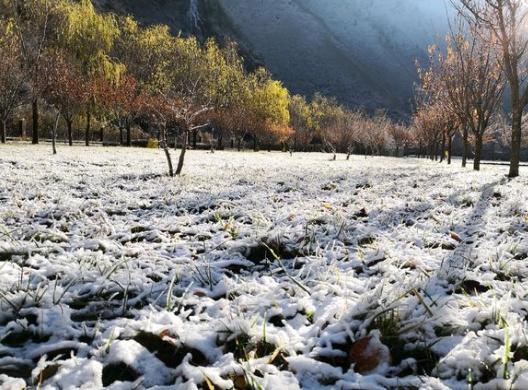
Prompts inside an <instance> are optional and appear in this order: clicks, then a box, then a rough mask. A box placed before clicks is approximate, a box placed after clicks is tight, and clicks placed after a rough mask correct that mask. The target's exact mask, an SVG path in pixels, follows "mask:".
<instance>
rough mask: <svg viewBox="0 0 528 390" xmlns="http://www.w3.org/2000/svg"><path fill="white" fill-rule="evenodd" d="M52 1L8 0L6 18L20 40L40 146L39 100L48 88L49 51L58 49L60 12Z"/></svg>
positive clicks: (4, 9) (36, 140) (34, 135)
mask: <svg viewBox="0 0 528 390" xmlns="http://www.w3.org/2000/svg"><path fill="white" fill-rule="evenodd" d="M58 4H59V3H58V2H57V1H50V0H25V1H21V0H5V1H3V2H2V4H1V5H2V13H3V16H4V17H5V18H6V19H8V20H11V21H12V26H13V31H14V34H15V35H16V36H17V38H18V42H19V48H20V56H21V65H22V66H21V69H22V72H23V74H24V79H25V86H26V88H27V92H28V93H27V97H28V99H29V101H30V103H31V108H32V142H33V144H38V143H39V100H40V99H41V98H42V96H43V91H44V89H45V88H46V83H45V82H44V81H45V80H43V79H45V76H46V74H45V72H43V66H44V62H45V57H46V52H47V50H48V49H49V48H50V47H52V46H53V45H54V39H55V38H56V36H57V34H56V33H57V26H58V20H59V15H60V12H59V11H58Z"/></svg>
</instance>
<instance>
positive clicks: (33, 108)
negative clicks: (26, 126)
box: [31, 98, 39, 145]
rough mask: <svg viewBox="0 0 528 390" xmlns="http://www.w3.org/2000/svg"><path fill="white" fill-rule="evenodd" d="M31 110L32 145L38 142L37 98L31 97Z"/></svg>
mask: <svg viewBox="0 0 528 390" xmlns="http://www.w3.org/2000/svg"><path fill="white" fill-rule="evenodd" d="M31 111H32V119H33V124H32V126H33V140H32V143H33V144H34V145H36V144H38V143H39V107H38V99H36V98H35V99H33V101H32V102H31Z"/></svg>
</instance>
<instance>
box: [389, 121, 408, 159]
mask: <svg viewBox="0 0 528 390" xmlns="http://www.w3.org/2000/svg"><path fill="white" fill-rule="evenodd" d="M388 135H389V137H390V139H391V140H392V143H393V145H394V149H395V153H396V157H399V156H400V151H401V150H404V153H405V147H406V146H407V144H408V143H409V142H410V138H411V137H410V134H409V129H408V128H407V127H406V126H404V125H403V124H399V123H393V124H391V125H390V126H389V127H388Z"/></svg>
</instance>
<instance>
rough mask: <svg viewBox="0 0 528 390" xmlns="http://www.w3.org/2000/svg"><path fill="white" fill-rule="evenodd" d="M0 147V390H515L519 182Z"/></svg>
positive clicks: (435, 168) (403, 164)
mask: <svg viewBox="0 0 528 390" xmlns="http://www.w3.org/2000/svg"><path fill="white" fill-rule="evenodd" d="M329 159H330V158H329V156H328V155H323V154H296V155H294V156H293V157H291V156H290V155H289V154H282V153H249V152H248V153H236V152H217V153H215V154H210V153H206V152H194V151H191V152H190V153H189V154H188V159H187V161H186V166H185V168H184V171H185V175H184V176H183V177H181V178H174V179H170V178H168V177H165V176H164V175H165V171H166V166H165V160H164V157H163V155H162V153H161V152H160V151H157V150H142V149H109V148H108V149H103V148H97V147H94V148H89V149H83V148H74V149H69V148H65V147H59V155H58V156H55V157H53V156H51V153H50V150H49V147H31V146H13V145H11V146H2V147H0V340H1V341H0V388H12V389H17V388H22V387H23V386H25V385H26V384H27V385H28V386H38V385H40V386H41V388H43V389H77V388H85V389H97V388H101V387H103V386H109V388H111V389H141V388H151V387H156V388H158V389H196V388H203V389H232V388H236V389H246V388H249V389H261V388H263V389H273V390H274V389H297V388H303V389H398V388H400V389H401V388H405V389H418V388H423V389H448V388H453V389H467V388H468V386H470V385H471V384H473V385H474V387H473V388H474V389H510V388H514V389H527V388H528V336H527V332H526V331H527V329H528V328H527V322H526V321H527V318H528V299H527V298H528V297H527V295H528V281H527V279H526V278H527V276H528V195H527V190H528V179H527V176H528V170H527V169H524V171H522V172H521V173H522V175H523V177H521V178H519V179H515V180H512V181H509V180H507V179H506V178H505V176H504V174H505V173H506V167H484V170H483V171H482V172H480V173H473V172H471V171H470V170H467V171H464V170H462V169H461V168H459V167H458V166H456V167H455V166H453V167H447V166H441V165H439V164H438V163H432V162H429V161H418V160H414V159H391V158H368V159H365V158H363V157H352V158H351V160H350V161H344V160H343V159H344V158H343V156H340V159H341V160H342V161H337V162H332V161H329Z"/></svg>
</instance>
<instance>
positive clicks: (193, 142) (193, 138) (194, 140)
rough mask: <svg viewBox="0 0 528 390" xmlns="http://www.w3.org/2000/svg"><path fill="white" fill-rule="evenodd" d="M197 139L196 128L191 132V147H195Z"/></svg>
mask: <svg viewBox="0 0 528 390" xmlns="http://www.w3.org/2000/svg"><path fill="white" fill-rule="evenodd" d="M197 141H198V130H193V132H192V146H193V149H196V143H197Z"/></svg>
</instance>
